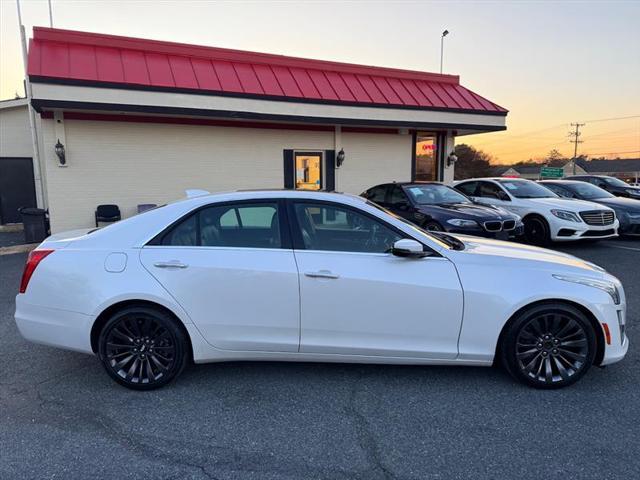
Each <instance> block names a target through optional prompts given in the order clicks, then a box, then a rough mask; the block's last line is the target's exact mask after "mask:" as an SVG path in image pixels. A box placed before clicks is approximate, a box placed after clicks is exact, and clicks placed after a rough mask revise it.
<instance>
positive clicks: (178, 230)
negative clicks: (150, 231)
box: [162, 215, 198, 247]
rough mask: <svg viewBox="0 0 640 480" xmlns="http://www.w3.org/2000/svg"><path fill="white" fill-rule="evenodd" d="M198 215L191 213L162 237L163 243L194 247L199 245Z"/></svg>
mask: <svg viewBox="0 0 640 480" xmlns="http://www.w3.org/2000/svg"><path fill="white" fill-rule="evenodd" d="M197 233H198V231H197V217H196V215H191V216H189V217H188V218H187V219H185V220H183V221H182V222H180V223H179V224H177V225H176V226H175V227H173V228H172V229H171V230H169V232H167V233H166V234H165V235H164V237H163V238H162V245H174V246H180V247H193V246H196V245H197V237H198V235H197Z"/></svg>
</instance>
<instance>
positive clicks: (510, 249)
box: [453, 234, 604, 278]
mask: <svg viewBox="0 0 640 480" xmlns="http://www.w3.org/2000/svg"><path fill="white" fill-rule="evenodd" d="M453 236H454V237H456V238H458V239H459V240H461V241H462V242H464V244H465V249H464V250H460V251H457V252H455V254H456V255H460V256H462V255H464V256H466V259H465V260H466V261H469V260H471V261H473V260H475V259H477V260H478V261H483V260H485V259H486V260H487V261H491V262H495V260H496V257H499V258H500V259H501V262H504V261H509V260H512V261H515V262H520V263H526V264H532V263H535V264H537V265H538V266H541V267H549V268H550V269H553V270H554V271H556V272H557V271H560V270H562V271H567V270H571V271H573V272H574V273H582V274H586V275H588V276H592V277H595V278H601V277H603V276H604V269H603V268H601V267H599V266H597V265H595V264H593V263H591V262H587V261H585V260H582V259H580V258H578V257H574V256H573V255H569V254H566V253H562V252H557V251H555V250H548V249H546V248H540V247H534V246H531V245H524V244H520V243H513V242H504V241H501V240H493V239H489V238H480V237H473V236H470V235H458V234H456V235H453Z"/></svg>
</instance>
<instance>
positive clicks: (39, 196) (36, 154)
mask: <svg viewBox="0 0 640 480" xmlns="http://www.w3.org/2000/svg"><path fill="white" fill-rule="evenodd" d="M16 5H17V6H18V23H19V27H20V40H21V43H22V61H23V62H24V89H25V94H26V95H27V108H28V110H29V129H30V130H31V146H32V148H33V179H34V183H35V190H36V204H37V206H38V207H40V208H45V209H46V208H47V202H46V199H45V198H44V195H43V193H42V192H43V185H42V175H41V173H40V172H41V168H40V148H39V144H38V132H37V131H36V114H35V110H34V109H33V107H32V106H31V98H32V95H31V83H30V82H29V74H28V64H27V62H28V55H27V36H26V34H25V30H24V25H22V14H21V12H20V2H19V1H17V2H16Z"/></svg>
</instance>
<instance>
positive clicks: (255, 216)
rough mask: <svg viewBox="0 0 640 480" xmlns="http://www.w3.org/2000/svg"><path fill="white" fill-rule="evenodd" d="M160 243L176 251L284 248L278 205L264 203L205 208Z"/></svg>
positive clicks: (172, 230)
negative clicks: (179, 248) (199, 248)
mask: <svg viewBox="0 0 640 480" xmlns="http://www.w3.org/2000/svg"><path fill="white" fill-rule="evenodd" d="M158 243H159V244H160V245H164V246H176V247H180V246H181V247H197V246H202V247H244V248H281V247H282V237H281V232H280V219H279V215H278V204H277V203H276V202H260V203H255V204H251V203H243V204H226V205H219V206H211V207H207V208H203V209H201V210H199V211H197V212H196V213H194V214H191V215H189V216H188V217H186V218H184V219H183V220H181V221H180V222H179V223H177V224H176V225H174V226H173V227H172V228H171V229H170V230H169V231H168V232H166V233H165V234H164V235H163V236H162V237H161V240H160V242H158ZM155 244H157V243H155Z"/></svg>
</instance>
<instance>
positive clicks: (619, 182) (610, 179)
mask: <svg viewBox="0 0 640 480" xmlns="http://www.w3.org/2000/svg"><path fill="white" fill-rule="evenodd" d="M602 179H603V180H604V181H605V182H607V183H608V184H609V185H611V186H613V187H622V188H625V187H628V186H629V184H628V183H625V182H623V181H622V180H620V179H619V178H613V177H602Z"/></svg>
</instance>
